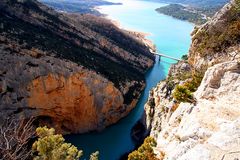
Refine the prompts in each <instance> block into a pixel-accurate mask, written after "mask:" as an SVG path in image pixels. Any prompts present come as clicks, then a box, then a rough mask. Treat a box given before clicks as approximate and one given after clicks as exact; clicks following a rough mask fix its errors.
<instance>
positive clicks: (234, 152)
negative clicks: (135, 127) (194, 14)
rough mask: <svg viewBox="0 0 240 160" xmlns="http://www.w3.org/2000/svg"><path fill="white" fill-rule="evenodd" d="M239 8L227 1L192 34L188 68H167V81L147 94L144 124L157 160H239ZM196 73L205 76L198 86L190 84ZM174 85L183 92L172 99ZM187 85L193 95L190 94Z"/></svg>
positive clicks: (185, 64) (235, 2)
mask: <svg viewBox="0 0 240 160" xmlns="http://www.w3.org/2000/svg"><path fill="white" fill-rule="evenodd" d="M239 6H240V5H239V2H237V1H231V2H230V3H229V4H227V5H226V6H225V7H224V8H223V9H222V10H220V11H219V12H218V13H217V14H216V15H215V16H214V17H213V19H212V20H211V21H209V22H208V23H206V24H205V25H203V26H201V27H200V28H199V29H196V30H195V32H194V33H193V39H192V45H191V48H190V51H189V57H188V58H189V59H188V62H183V61H180V62H179V63H178V64H176V65H174V66H172V67H171V69H170V71H169V74H168V77H167V78H166V80H164V81H162V82H160V83H159V84H158V85H157V86H156V87H155V88H154V89H153V90H152V91H151V93H150V97H149V100H148V103H147V104H146V105H145V117H146V118H145V120H146V127H147V129H148V130H149V132H150V136H152V137H154V138H155V139H156V140H157V147H156V148H155V153H156V154H157V157H158V158H159V159H164V160H167V159H168V160H192V159H194V160H218V159H221V160H230V159H238V158H239V157H240V143H239V141H240V118H239V117H240V108H239V104H240V101H239V98H238V97H239V96H240V63H239V62H240V59H239V55H240V51H239V34H240V32H239V29H237V30H235V29H236V28H238V27H237V26H238V24H239V22H240V18H239V10H238V11H237V10H236V8H239ZM235 27H236V28H235ZM205 71H206V72H205ZM199 73H200V74H202V73H204V77H203V79H202V81H201V84H200V86H199V85H196V84H197V83H190V82H191V81H192V82H193V79H194V78H195V79H196V77H198V76H197V75H198V74H199ZM194 74H195V75H194ZM200 77H201V76H200ZM176 85H178V86H181V87H182V88H181V89H182V90H180V91H181V93H179V92H180V91H179V90H178V94H175V93H176V92H177V88H179V87H175V86H176ZM187 85H188V87H189V86H190V87H191V89H192V88H194V87H197V89H196V90H195V89H194V91H193V90H191V93H189V92H187V91H186V89H189V88H190V87H189V88H187ZM184 87H185V88H184ZM186 94H191V96H192V100H191V101H190V102H191V103H190V102H189V103H187V102H186V101H184V100H182V99H180V100H179V99H177V98H179V97H176V95H178V96H183V97H184V96H186ZM175 98H176V99H175ZM180 98H182V97H180Z"/></svg>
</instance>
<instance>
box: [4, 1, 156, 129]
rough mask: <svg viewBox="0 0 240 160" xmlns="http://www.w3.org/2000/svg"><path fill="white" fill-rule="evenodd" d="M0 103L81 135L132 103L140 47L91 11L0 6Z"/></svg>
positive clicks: (142, 53) (144, 62)
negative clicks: (72, 13)
mask: <svg viewBox="0 0 240 160" xmlns="http://www.w3.org/2000/svg"><path fill="white" fill-rule="evenodd" d="M0 22H1V25H0V41H1V43H0V54H1V58H0V61H1V62H0V68H1V73H0V76H1V79H0V92H1V99H0V106H1V115H2V116H3V118H4V117H6V116H10V115H14V116H25V117H30V116H36V117H38V118H39V119H40V122H41V123H44V124H45V123H46V124H49V125H51V126H54V127H56V128H57V129H58V131H63V132H64V131H65V132H72V133H82V132H86V131H90V130H96V129H102V128H104V127H106V126H107V125H110V124H112V123H115V122H117V121H118V120H119V119H120V118H122V117H123V116H125V115H126V114H127V113H128V112H129V111H130V110H131V109H132V108H133V107H134V106H135V104H136V101H137V99H138V97H139V95H140V92H141V91H142V89H143V87H144V73H145V71H146V70H147V69H148V68H150V67H151V66H152V64H153V62H154V57H153V56H152V55H151V53H150V52H149V49H148V47H146V46H145V45H144V44H142V43H141V42H140V41H139V40H137V39H135V38H134V37H133V36H131V35H129V34H127V33H125V32H123V31H120V29H118V28H117V27H115V26H114V25H113V24H111V23H110V22H108V21H106V20H104V19H99V18H96V17H94V16H86V15H67V14H60V13H57V12H55V11H54V10H52V9H50V8H48V7H46V6H44V5H42V4H41V3H39V2H37V1H35V0H2V1H1V3H0Z"/></svg>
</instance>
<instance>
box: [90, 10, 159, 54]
mask: <svg viewBox="0 0 240 160" xmlns="http://www.w3.org/2000/svg"><path fill="white" fill-rule="evenodd" d="M94 9H95V10H97V11H98V12H101V10H100V8H99V7H95V8H94ZM102 17H103V18H105V19H107V20H109V21H110V22H111V23H112V24H114V25H115V26H116V27H118V28H119V29H121V30H123V31H125V32H126V33H128V34H130V35H132V36H133V37H134V38H136V39H137V40H139V41H140V42H142V43H143V44H145V46H147V47H148V48H149V50H150V52H152V53H153V52H156V45H155V44H154V42H153V41H152V40H150V39H149V38H148V36H151V35H152V33H146V32H141V31H136V30H131V29H127V28H124V27H122V26H121V22H119V21H117V20H113V19H111V18H110V17H108V15H103V16H102Z"/></svg>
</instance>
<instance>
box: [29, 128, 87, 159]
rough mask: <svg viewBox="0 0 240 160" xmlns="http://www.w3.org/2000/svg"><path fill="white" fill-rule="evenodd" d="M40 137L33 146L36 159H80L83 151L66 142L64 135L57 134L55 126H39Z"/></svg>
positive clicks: (38, 134) (38, 133) (37, 131)
mask: <svg viewBox="0 0 240 160" xmlns="http://www.w3.org/2000/svg"><path fill="white" fill-rule="evenodd" d="M36 133H37V136H38V137H39V138H38V140H37V141H36V142H34V144H33V146H32V150H33V154H34V160H78V159H79V158H80V157H81V156H82V154H83V152H82V151H78V149H77V147H75V146H73V145H72V144H70V143H65V139H64V138H63V136H62V135H60V134H56V135H55V130H54V129H53V128H51V129H48V128H47V127H39V128H37V130H36Z"/></svg>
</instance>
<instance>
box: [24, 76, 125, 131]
mask: <svg viewBox="0 0 240 160" xmlns="http://www.w3.org/2000/svg"><path fill="white" fill-rule="evenodd" d="M28 89H29V91H30V97H29V98H28V104H29V106H30V107H32V108H36V109H37V110H39V116H41V115H42V116H48V117H50V118H51V119H52V122H53V123H54V124H52V125H53V126H54V127H55V128H56V129H57V130H58V131H61V132H62V131H63V130H65V131H66V130H67V131H69V132H71V133H83V132H87V131H90V130H95V129H99V128H104V127H105V126H106V125H109V124H112V123H115V122H116V121H118V120H119V119H120V118H121V115H118V114H120V112H119V111H120V110H121V109H122V108H123V97H122V95H121V92H120V91H119V90H118V89H117V88H115V87H114V85H113V83H111V82H108V81H106V80H105V79H102V78H99V77H98V76H97V75H94V74H93V75H90V74H89V72H86V73H76V74H73V75H71V76H69V77H64V76H59V75H55V74H49V75H48V76H45V77H39V78H37V79H35V80H33V81H32V83H31V84H29V86H28ZM101 125H103V126H101Z"/></svg>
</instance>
